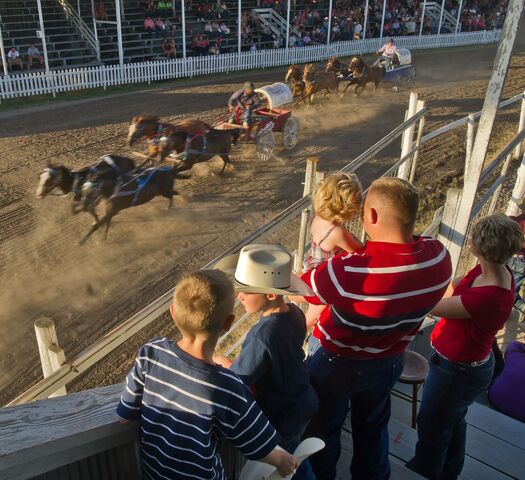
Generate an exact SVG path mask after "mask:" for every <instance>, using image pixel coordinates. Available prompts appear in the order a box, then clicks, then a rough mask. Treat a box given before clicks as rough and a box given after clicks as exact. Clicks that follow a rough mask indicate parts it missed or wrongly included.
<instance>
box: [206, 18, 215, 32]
mask: <svg viewBox="0 0 525 480" xmlns="http://www.w3.org/2000/svg"><path fill="white" fill-rule="evenodd" d="M204 31H205V32H206V33H212V32H213V28H212V26H211V23H210V21H209V20H208V21H207V22H206V25H204Z"/></svg>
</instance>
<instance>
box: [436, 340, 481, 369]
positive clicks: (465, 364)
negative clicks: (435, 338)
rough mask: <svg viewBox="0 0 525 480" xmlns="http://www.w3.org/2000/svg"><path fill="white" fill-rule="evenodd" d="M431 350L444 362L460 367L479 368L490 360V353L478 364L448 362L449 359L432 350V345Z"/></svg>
mask: <svg viewBox="0 0 525 480" xmlns="http://www.w3.org/2000/svg"><path fill="white" fill-rule="evenodd" d="M432 348H433V349H434V351H435V352H436V353H437V354H438V355H439V356H440V357H441V358H443V359H444V360H446V361H447V362H450V363H455V364H456V365H461V366H462V367H479V366H481V365H484V364H485V363H487V362H488V361H489V360H490V353H489V354H488V355H487V357H486V358H484V359H483V360H480V361H479V362H456V361H455V360H450V359H449V358H447V357H445V355H442V354H441V353H439V352H438V351H437V350H436V349H435V348H434V345H432Z"/></svg>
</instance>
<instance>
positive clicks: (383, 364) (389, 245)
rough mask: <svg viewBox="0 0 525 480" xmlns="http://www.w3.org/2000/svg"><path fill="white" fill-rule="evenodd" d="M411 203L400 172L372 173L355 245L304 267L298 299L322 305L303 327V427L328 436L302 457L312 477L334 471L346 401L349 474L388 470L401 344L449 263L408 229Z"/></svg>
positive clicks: (415, 199)
mask: <svg viewBox="0 0 525 480" xmlns="http://www.w3.org/2000/svg"><path fill="white" fill-rule="evenodd" d="M418 203H419V196H418V193H417V191H416V189H415V188H414V187H413V186H412V185H411V184H409V183H408V182H406V181H404V180H400V179H397V178H387V177H383V178H380V179H378V180H375V181H374V182H372V185H371V186H370V189H369V191H368V193H367V195H366V198H365V201H364V206H363V214H362V215H363V227H364V230H365V232H366V233H367V235H368V237H369V238H370V240H369V241H367V242H366V244H365V248H364V250H363V252H361V253H360V254H359V255H341V256H336V257H334V258H333V259H331V260H329V261H328V262H326V263H323V264H321V265H320V266H319V267H317V268H315V269H314V270H312V271H311V272H309V273H306V274H304V275H303V276H302V280H303V281H305V283H306V284H307V285H309V286H310V287H311V288H312V289H313V290H314V292H315V296H313V297H307V298H306V300H307V301H308V302H309V303H313V304H315V305H321V304H324V305H330V308H326V309H325V310H324V312H323V314H322V315H321V318H320V320H319V322H318V324H317V325H316V327H315V329H314V332H313V336H312V337H310V340H309V357H308V361H307V363H308V367H309V369H310V375H311V381H312V385H313V386H314V388H315V390H316V392H317V395H318V397H319V401H320V406H319V411H318V413H317V415H316V416H315V417H314V419H313V420H312V422H311V424H310V426H309V427H308V428H307V430H306V432H305V436H314V437H319V438H321V439H322V440H324V441H325V443H326V447H325V448H324V450H322V451H321V452H319V453H318V454H315V455H313V456H312V457H310V459H311V463H312V467H313V469H314V472H315V474H316V476H317V478H322V479H335V477H336V467H337V460H338V457H339V454H340V451H341V449H340V447H341V443H340V436H341V427H342V426H343V423H344V421H345V419H346V416H347V412H348V406H349V403H350V405H351V421H352V436H353V451H354V453H353V460H352V464H351V467H350V470H351V476H352V478H359V479H372V478H376V479H387V478H389V476H390V466H389V461H388V420H389V418H390V390H391V389H392V387H393V385H394V384H395V382H396V381H397V379H398V378H399V376H400V375H401V372H402V371H403V352H404V350H405V349H406V347H407V346H408V344H409V343H410V341H411V340H412V339H413V338H414V337H415V336H416V334H417V332H418V330H419V328H420V326H421V323H422V321H423V319H424V317H425V315H426V314H427V313H428V312H429V311H430V310H431V309H432V308H433V307H434V306H435V305H436V304H437V303H438V301H439V299H440V298H441V297H442V296H443V293H444V292H445V289H446V286H447V283H448V281H449V279H450V276H451V273H452V268H451V263H450V257H449V255H448V252H447V251H446V249H445V247H444V246H443V245H442V244H441V243H439V241H437V240H433V239H423V238H421V237H415V236H414V234H413V231H414V225H415V222H416V217H417V210H418ZM387 277H388V281H386V278H387ZM348 478H349V477H348Z"/></svg>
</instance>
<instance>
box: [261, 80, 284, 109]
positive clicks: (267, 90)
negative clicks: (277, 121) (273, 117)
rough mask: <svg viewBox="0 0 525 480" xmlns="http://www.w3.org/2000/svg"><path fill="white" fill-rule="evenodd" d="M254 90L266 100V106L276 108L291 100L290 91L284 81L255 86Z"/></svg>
mask: <svg viewBox="0 0 525 480" xmlns="http://www.w3.org/2000/svg"><path fill="white" fill-rule="evenodd" d="M255 91H256V92H257V93H258V94H259V95H261V96H262V97H263V98H264V99H265V100H266V101H267V102H268V108H277V107H279V106H281V105H286V104H288V103H292V102H293V94H292V91H291V90H290V87H289V86H288V85H286V83H281V82H277V83H274V84H272V85H266V86H264V87H261V88H256V89H255Z"/></svg>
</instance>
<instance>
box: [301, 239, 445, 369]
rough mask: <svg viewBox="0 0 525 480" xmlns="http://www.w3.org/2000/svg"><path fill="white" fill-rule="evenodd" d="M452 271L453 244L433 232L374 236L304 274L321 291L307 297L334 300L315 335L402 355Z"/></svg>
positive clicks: (356, 348) (344, 350) (345, 346)
mask: <svg viewBox="0 0 525 480" xmlns="http://www.w3.org/2000/svg"><path fill="white" fill-rule="evenodd" d="M451 274H452V268H451V264H450V256H449V254H448V252H447V250H446V249H445V247H444V246H443V245H442V244H441V243H440V242H438V241H437V240H434V239H432V238H423V237H415V238H414V242H413V243H409V244H397V243H386V242H372V241H368V242H367V243H366V245H365V248H364V250H363V251H362V252H358V253H352V254H346V253H345V254H342V255H336V256H335V257H334V258H332V259H330V260H328V261H327V262H325V263H322V264H321V265H319V266H318V267H316V268H315V269H313V270H311V271H309V272H307V273H305V274H304V275H303V277H302V279H303V281H305V282H306V284H307V285H308V286H309V287H311V288H312V290H313V291H314V293H315V294H316V296H315V297H308V298H306V300H307V301H308V302H309V303H313V304H323V305H330V307H329V308H326V309H325V310H324V311H323V313H322V314H321V317H320V319H319V322H318V323H317V325H316V327H315V329H314V333H313V335H314V337H316V338H318V339H319V341H320V342H321V345H322V346H323V348H325V349H326V350H328V351H330V352H332V353H336V354H339V355H344V356H346V357H352V358H355V359H360V360H361V359H363V360H364V359H371V358H382V357H388V356H394V355H397V354H399V353H401V352H403V351H404V350H405V349H406V347H407V346H408V344H409V343H410V342H411V341H412V339H413V338H414V337H415V336H416V334H417V332H418V330H419V327H420V326H421V323H422V322H423V319H424V318H425V315H427V314H428V313H429V312H430V310H432V308H433V307H434V306H435V305H436V304H437V303H438V302H439V300H440V299H441V297H443V294H444V293H445V290H446V289H447V286H448V284H449V282H450V277H451Z"/></svg>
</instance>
